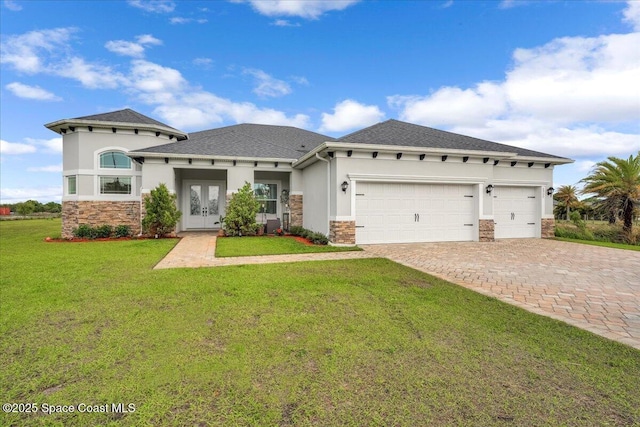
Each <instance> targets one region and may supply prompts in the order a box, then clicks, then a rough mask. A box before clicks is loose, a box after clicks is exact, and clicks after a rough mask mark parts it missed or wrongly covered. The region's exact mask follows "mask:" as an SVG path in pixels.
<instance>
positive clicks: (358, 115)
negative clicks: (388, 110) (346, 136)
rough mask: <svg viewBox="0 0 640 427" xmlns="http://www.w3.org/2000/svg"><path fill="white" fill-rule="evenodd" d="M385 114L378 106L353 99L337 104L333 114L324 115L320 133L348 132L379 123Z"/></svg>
mask: <svg viewBox="0 0 640 427" xmlns="http://www.w3.org/2000/svg"><path fill="white" fill-rule="evenodd" d="M383 118H384V113H383V112H382V111H380V109H379V108H378V107H377V106H376V105H364V104H360V103H359V102H357V101H354V100H352V99H346V100H344V101H342V102H339V103H338V104H336V106H335V107H334V108H333V114H329V113H322V126H320V129H319V130H320V132H346V131H349V130H353V129H357V128H363V127H367V126H370V125H372V124H375V123H378V122H379V121H381V120H382V119H383Z"/></svg>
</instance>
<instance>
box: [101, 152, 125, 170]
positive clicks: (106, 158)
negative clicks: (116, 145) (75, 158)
mask: <svg viewBox="0 0 640 427" xmlns="http://www.w3.org/2000/svg"><path fill="white" fill-rule="evenodd" d="M100 167H101V168H103V169H131V159H130V158H129V157H127V156H126V155H125V154H124V153H122V152H120V151H106V152H104V153H101V154H100Z"/></svg>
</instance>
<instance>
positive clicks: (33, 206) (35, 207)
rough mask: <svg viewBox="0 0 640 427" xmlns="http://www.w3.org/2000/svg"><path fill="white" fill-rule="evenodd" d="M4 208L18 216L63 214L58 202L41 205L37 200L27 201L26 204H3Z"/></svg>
mask: <svg viewBox="0 0 640 427" xmlns="http://www.w3.org/2000/svg"><path fill="white" fill-rule="evenodd" d="M2 207H7V208H10V209H11V212H14V213H16V214H18V215H31V214H34V213H60V212H62V205H61V204H60V203H56V202H49V203H44V204H42V203H40V202H39V201H37V200H27V201H26V202H20V203H13V204H8V203H5V204H2Z"/></svg>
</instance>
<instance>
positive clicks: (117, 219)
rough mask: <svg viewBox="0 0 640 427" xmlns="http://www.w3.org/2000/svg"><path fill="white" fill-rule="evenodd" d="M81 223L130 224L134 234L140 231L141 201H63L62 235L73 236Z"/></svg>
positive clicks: (66, 237)
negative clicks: (74, 230)
mask: <svg viewBox="0 0 640 427" xmlns="http://www.w3.org/2000/svg"><path fill="white" fill-rule="evenodd" d="M81 224H86V225H89V226H91V227H97V226H100V225H111V226H113V227H116V226H118V225H128V226H129V227H131V232H132V233H133V234H138V233H140V202H139V201H126V202H115V201H71V202H63V203H62V237H63V238H65V239H68V238H71V237H73V229H74V228H76V227H78V226H79V225H81Z"/></svg>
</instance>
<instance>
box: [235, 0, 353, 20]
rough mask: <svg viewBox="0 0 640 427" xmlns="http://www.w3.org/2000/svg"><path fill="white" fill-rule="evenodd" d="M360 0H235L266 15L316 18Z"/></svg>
mask: <svg viewBox="0 0 640 427" xmlns="http://www.w3.org/2000/svg"><path fill="white" fill-rule="evenodd" d="M359 1H360V0H269V1H265V0H236V1H234V3H250V4H251V6H252V7H253V9H254V10H256V12H258V13H260V14H262V15H266V16H297V17H300V18H306V19H318V18H319V17H320V16H322V15H323V14H324V13H326V12H330V11H332V10H344V9H346V8H347V7H349V6H351V5H353V4H356V3H358V2H359Z"/></svg>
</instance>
